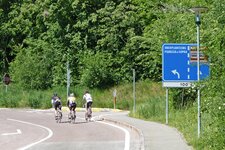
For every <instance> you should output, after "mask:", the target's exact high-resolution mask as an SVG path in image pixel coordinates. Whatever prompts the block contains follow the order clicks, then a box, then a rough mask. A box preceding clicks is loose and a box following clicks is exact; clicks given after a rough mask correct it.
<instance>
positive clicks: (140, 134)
mask: <svg viewBox="0 0 225 150" xmlns="http://www.w3.org/2000/svg"><path fill="white" fill-rule="evenodd" d="M101 119H102V120H105V121H107V122H113V123H114V124H119V125H122V126H126V127H128V128H130V129H132V130H135V131H136V132H137V133H138V134H139V136H140V146H139V150H145V143H144V134H143V132H142V131H141V130H140V129H138V128H136V127H135V126H132V125H130V124H128V123H125V122H120V121H116V120H112V119H108V118H104V117H102V118H101Z"/></svg>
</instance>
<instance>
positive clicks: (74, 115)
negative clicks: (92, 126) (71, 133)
mask: <svg viewBox="0 0 225 150" xmlns="http://www.w3.org/2000/svg"><path fill="white" fill-rule="evenodd" d="M71 119H72V123H75V119H76V114H75V111H73V112H72V117H71Z"/></svg>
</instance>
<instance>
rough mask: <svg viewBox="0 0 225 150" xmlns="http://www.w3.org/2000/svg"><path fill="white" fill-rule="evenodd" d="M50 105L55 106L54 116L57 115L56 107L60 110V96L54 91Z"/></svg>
mask: <svg viewBox="0 0 225 150" xmlns="http://www.w3.org/2000/svg"><path fill="white" fill-rule="evenodd" d="M52 106H53V108H55V116H56V115H57V108H59V110H60V111H61V110H62V103H61V98H60V97H59V96H58V95H57V93H54V94H53V96H52Z"/></svg>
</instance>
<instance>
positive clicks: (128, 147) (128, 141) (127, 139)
mask: <svg viewBox="0 0 225 150" xmlns="http://www.w3.org/2000/svg"><path fill="white" fill-rule="evenodd" d="M97 122H98V123H102V124H106V125H109V126H112V127H115V128H118V129H120V130H122V131H123V132H124V133H125V146H124V150H129V149H130V133H129V132H128V131H127V130H126V129H124V128H122V127H120V126H117V125H114V124H110V123H106V122H100V121H97Z"/></svg>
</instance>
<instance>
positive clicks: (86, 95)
mask: <svg viewBox="0 0 225 150" xmlns="http://www.w3.org/2000/svg"><path fill="white" fill-rule="evenodd" d="M83 100H85V101H86V105H85V106H86V111H87V109H88V108H89V107H90V106H91V105H92V97H91V94H90V93H89V92H88V91H86V92H85V93H84V96H83Z"/></svg>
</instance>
